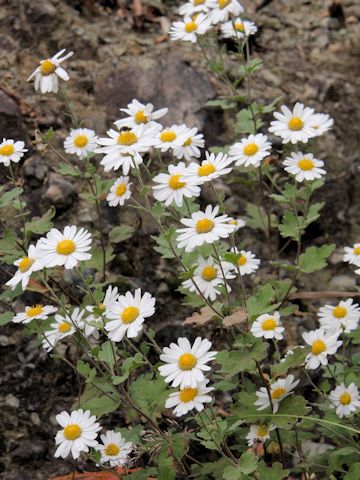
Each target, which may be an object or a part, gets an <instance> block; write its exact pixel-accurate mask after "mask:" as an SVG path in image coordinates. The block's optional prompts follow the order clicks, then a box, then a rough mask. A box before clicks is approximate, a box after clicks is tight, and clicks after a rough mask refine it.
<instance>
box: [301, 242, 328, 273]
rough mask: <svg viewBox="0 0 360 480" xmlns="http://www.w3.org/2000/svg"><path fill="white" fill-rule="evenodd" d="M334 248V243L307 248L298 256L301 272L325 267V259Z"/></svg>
mask: <svg viewBox="0 0 360 480" xmlns="http://www.w3.org/2000/svg"><path fill="white" fill-rule="evenodd" d="M335 248H336V245H335V244H331V245H322V246H321V247H314V246H313V247H309V248H307V249H306V250H305V252H304V253H302V254H301V255H300V258H299V267H300V270H301V272H303V273H312V272H316V271H317V270H321V269H322V268H324V267H326V265H327V262H326V259H327V257H329V256H330V255H331V254H332V252H333V251H334V250H335Z"/></svg>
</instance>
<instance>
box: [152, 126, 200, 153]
mask: <svg viewBox="0 0 360 480" xmlns="http://www.w3.org/2000/svg"><path fill="white" fill-rule="evenodd" d="M190 132H191V130H190V129H189V128H188V127H187V126H186V125H173V126H172V127H168V128H164V129H163V130H162V131H161V132H157V134H156V137H155V142H154V143H155V144H154V146H155V148H159V149H160V151H161V152H167V151H168V150H169V149H170V148H171V149H173V150H174V149H176V148H179V147H182V146H183V145H184V143H185V142H186V140H187V139H188V138H189V137H190Z"/></svg>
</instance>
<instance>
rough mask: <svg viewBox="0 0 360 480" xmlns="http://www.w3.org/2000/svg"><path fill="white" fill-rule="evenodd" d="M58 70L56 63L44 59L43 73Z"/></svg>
mask: <svg viewBox="0 0 360 480" xmlns="http://www.w3.org/2000/svg"><path fill="white" fill-rule="evenodd" d="M55 70H56V65H54V64H53V62H51V61H50V60H44V61H43V62H41V65H40V73H41V75H45V76H46V75H51V74H52V73H54V72H55Z"/></svg>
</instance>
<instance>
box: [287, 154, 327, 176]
mask: <svg viewBox="0 0 360 480" xmlns="http://www.w3.org/2000/svg"><path fill="white" fill-rule="evenodd" d="M283 165H285V170H286V171H287V172H288V173H290V174H291V175H295V180H296V181H297V182H303V181H304V180H315V179H316V178H321V177H322V176H323V175H325V174H326V170H324V169H323V168H321V167H323V166H324V162H323V161H322V160H318V159H317V158H314V156H313V154H312V153H301V152H292V154H291V157H287V158H286V159H285V160H284V161H283Z"/></svg>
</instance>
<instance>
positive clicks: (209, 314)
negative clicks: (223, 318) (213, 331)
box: [183, 307, 214, 325]
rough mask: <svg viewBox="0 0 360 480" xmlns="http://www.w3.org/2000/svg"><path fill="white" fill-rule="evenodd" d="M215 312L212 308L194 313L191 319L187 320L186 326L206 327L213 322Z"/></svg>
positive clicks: (185, 321) (204, 308)
mask: <svg viewBox="0 0 360 480" xmlns="http://www.w3.org/2000/svg"><path fill="white" fill-rule="evenodd" d="M213 317H214V312H213V311H212V310H211V308H210V307H203V308H202V309H201V310H200V313H199V312H194V313H193V314H192V315H191V317H188V318H185V320H184V323H183V324H184V325H205V324H206V323H209V322H211V320H212V319H213Z"/></svg>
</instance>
